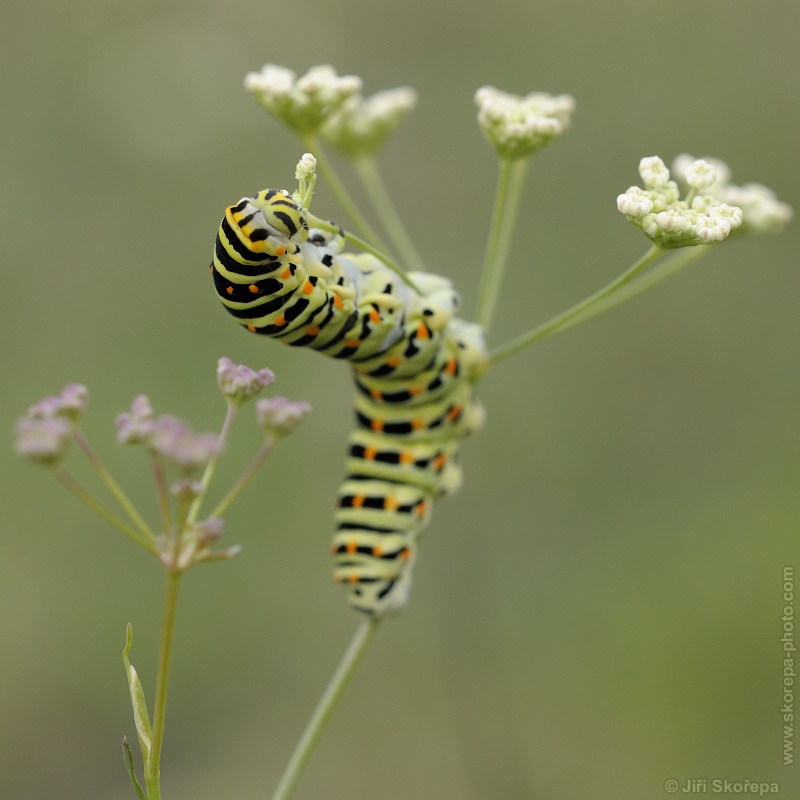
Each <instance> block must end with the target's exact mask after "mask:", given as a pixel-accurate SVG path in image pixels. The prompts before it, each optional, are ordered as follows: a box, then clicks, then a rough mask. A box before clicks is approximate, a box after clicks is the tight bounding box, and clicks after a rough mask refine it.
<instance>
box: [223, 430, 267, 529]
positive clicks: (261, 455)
mask: <svg viewBox="0 0 800 800" xmlns="http://www.w3.org/2000/svg"><path fill="white" fill-rule="evenodd" d="M274 446H275V442H274V441H273V440H272V439H267V440H266V441H265V442H264V444H263V445H262V446H261V449H260V450H259V451H258V452H257V453H256V454H255V456H254V457H253V460H252V461H251V462H250V463H249V464H248V465H247V469H245V471H244V472H243V473H242V474H241V475H240V476H239V479H238V480H237V481H236V483H234V484H233V486H231V488H230V489H228V492H227V494H226V495H225V496H224V497H223V498H222V500H220V501H219V503H217V505H216V506H215V507H214V510H213V511H212V512H211V513H210V514H209V515H208V516H209V517H210V518H211V519H213V518H214V517H221V516H222V515H223V514H224V513H225V512H226V511H227V510H228V508H229V507H230V505H231V503H233V501H234V500H236V498H237V497H238V496H239V495H240V494H241V493H242V491H243V490H244V488H245V486H247V484H248V483H250V480H251V479H252V477H253V475H255V474H256V470H258V468H259V467H260V466H261V465H262V464H263V463H264V459H265V458H266V457H267V456H268V455H269V454H270V453H271V452H272V448H273V447H274Z"/></svg>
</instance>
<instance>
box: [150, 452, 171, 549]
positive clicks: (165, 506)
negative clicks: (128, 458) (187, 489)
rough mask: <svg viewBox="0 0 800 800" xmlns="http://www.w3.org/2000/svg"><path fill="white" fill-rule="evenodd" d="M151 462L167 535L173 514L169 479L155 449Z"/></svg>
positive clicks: (151, 454)
mask: <svg viewBox="0 0 800 800" xmlns="http://www.w3.org/2000/svg"><path fill="white" fill-rule="evenodd" d="M150 463H151V465H152V467H153V477H154V478H155V482H156V496H157V497H158V508H159V510H160V512H161V529H162V530H163V531H164V534H165V535H167V534H169V531H170V529H171V528H172V514H171V512H170V507H169V490H168V489H167V479H166V475H165V474H164V464H163V463H162V461H161V458H160V457H159V456H158V455H157V454H156V453H155V452H154V451H153V450H151V451H150Z"/></svg>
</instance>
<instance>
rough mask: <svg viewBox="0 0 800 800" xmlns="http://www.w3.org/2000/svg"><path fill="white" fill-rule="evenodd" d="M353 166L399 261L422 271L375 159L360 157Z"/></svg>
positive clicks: (414, 249) (415, 251)
mask: <svg viewBox="0 0 800 800" xmlns="http://www.w3.org/2000/svg"><path fill="white" fill-rule="evenodd" d="M353 166H354V167H355V170H356V173H357V175H358V177H359V178H360V179H361V183H362V184H363V185H364V188H365V189H366V190H367V193H368V194H369V197H370V200H372V203H373V205H374V206H375V210H376V211H377V212H378V216H379V217H380V219H381V222H382V223H383V226H384V227H385V228H386V231H387V232H388V234H389V238H390V239H391V240H392V244H394V246H395V248H396V249H397V252H398V253H399V254H400V260H401V261H404V262H405V263H406V265H407V266H408V268H409V269H412V270H419V271H424V270H425V267H424V265H423V263H422V256H420V254H419V252H418V251H417V248H416V247H415V246H414V242H413V240H412V239H411V237H410V236H409V235H408V231H407V230H406V228H405V225H403V221H402V220H401V219H400V215H399V214H398V213H397V209H396V208H395V206H394V203H393V202H392V198H391V197H390V195H389V192H387V191H386V185H385V184H384V182H383V178H382V177H381V173H380V170H379V169H378V162H377V160H376V159H375V157H374V156H362V157H361V158H357V159H354V161H353Z"/></svg>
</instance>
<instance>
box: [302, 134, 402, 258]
mask: <svg viewBox="0 0 800 800" xmlns="http://www.w3.org/2000/svg"><path fill="white" fill-rule="evenodd" d="M303 145H304V146H305V148H306V149H307V150H308V151H309V152H310V153H313V154H314V157H315V158H316V159H317V166H318V167H319V170H320V172H321V173H322V175H323V177H324V178H325V180H326V182H327V183H328V186H330V188H331V191H332V192H333V194H334V195H335V196H336V199H337V200H338V201H339V204H340V205H341V206H342V208H343V209H344V212H345V214H347V216H349V217H350V219H351V220H353V222H354V223H355V226H356V228H358V229H359V230H360V231H361V233H362V234H363V235H364V236H365V237H366V238H367V239H369V240H370V241H371V242H373V243H374V244H375V246H376V247H379V248H380V249H381V250H386V249H387V248H386V246H385V244H384V243H383V242H382V240H381V237H380V236H378V234H377V232H376V231H375V229H374V228H373V227H372V225H370V224H369V222H368V221H367V219H366V217H364V215H363V214H362V213H361V212H360V211H359V210H358V206H357V205H356V203H355V201H354V200H353V198H352V197H351V196H350V194H349V192H348V191H347V189H345V188H344V184H343V183H342V182H341V181H340V180H339V176H338V175H337V174H336V171H335V170H334V168H333V165H332V164H331V162H330V160H329V159H328V157H327V156H326V155H325V151H324V150H323V149H322V146H321V145H320V142H319V139H317V137H316V136H314V135H313V134H307V135H305V136H303Z"/></svg>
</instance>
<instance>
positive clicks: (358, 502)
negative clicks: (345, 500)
mask: <svg viewBox="0 0 800 800" xmlns="http://www.w3.org/2000/svg"><path fill="white" fill-rule="evenodd" d="M364 500H365V497H364V495H363V494H357V495H355V497H353V508H361V506H363V505H364Z"/></svg>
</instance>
